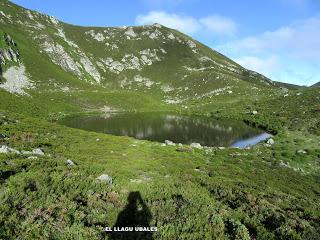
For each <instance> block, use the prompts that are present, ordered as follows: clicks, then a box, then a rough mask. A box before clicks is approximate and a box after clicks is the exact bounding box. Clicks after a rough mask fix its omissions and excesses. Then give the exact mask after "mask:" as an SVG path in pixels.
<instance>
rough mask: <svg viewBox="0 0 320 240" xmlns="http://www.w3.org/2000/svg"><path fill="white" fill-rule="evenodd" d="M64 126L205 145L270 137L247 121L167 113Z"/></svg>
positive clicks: (69, 121)
mask: <svg viewBox="0 0 320 240" xmlns="http://www.w3.org/2000/svg"><path fill="white" fill-rule="evenodd" d="M62 123H63V124H65V125H67V126H70V127H74V128H80V129H84V130H89V131H95V132H103V133H108V134H113V135H118V136H130V137H134V138H137V139H145V140H151V141H158V142H164V141H165V140H170V141H173V142H175V143H183V144H191V143H194V142H195V143H200V144H201V145H203V146H209V147H214V146H224V147H227V146H232V147H240V148H243V147H246V146H248V145H254V144H256V143H258V142H260V141H262V140H265V139H266V138H268V137H270V135H267V134H266V133H264V132H263V131H261V130H260V129H256V128H252V127H249V126H247V125H246V124H245V123H243V122H239V121H231V120H216V119H212V118H208V117H203V116H185V115H174V114H165V113H121V114H108V115H103V116H80V117H72V118H68V119H65V120H64V121H63V122H62Z"/></svg>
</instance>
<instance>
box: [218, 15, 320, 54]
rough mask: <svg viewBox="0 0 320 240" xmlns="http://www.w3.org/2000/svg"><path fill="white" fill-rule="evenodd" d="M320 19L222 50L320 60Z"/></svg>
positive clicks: (305, 21) (241, 40)
mask: <svg viewBox="0 0 320 240" xmlns="http://www.w3.org/2000/svg"><path fill="white" fill-rule="evenodd" d="M319 29H320V17H313V18H309V19H306V20H302V21H297V22H295V23H293V24H291V25H289V26H284V27H281V28H279V29H277V30H275V31H266V32H264V33H262V34H261V35H258V36H253V37H247V38H244V39H240V40H237V41H235V42H230V43H227V44H226V45H224V46H223V48H225V49H228V50H229V51H233V52H243V51H251V52H266V51H273V52H285V53H286V54H288V55H290V56H292V57H295V58H299V59H307V58H308V59H319V60H320V48H319V46H320V31H319Z"/></svg>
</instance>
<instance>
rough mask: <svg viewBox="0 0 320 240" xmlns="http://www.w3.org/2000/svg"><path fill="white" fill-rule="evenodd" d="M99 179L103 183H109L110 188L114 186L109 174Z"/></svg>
mask: <svg viewBox="0 0 320 240" xmlns="http://www.w3.org/2000/svg"><path fill="white" fill-rule="evenodd" d="M97 179H98V180H100V181H101V182H105V183H108V184H109V185H110V186H111V185H112V177H110V176H109V175H108V174H102V175H101V176H99V177H97Z"/></svg>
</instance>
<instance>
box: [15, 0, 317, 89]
mask: <svg viewBox="0 0 320 240" xmlns="http://www.w3.org/2000/svg"><path fill="white" fill-rule="evenodd" d="M13 2H15V3H17V4H19V5H22V6H24V7H27V8H30V9H34V10H38V11H40V12H43V13H47V14H49V15H52V16H55V17H57V18H59V19H60V20H63V21H65V22H68V23H72V24H76V25H86V26H88V25H89V26H124V25H140V24H149V23H154V22H158V23H161V24H163V25H166V26H168V27H171V28H176V29H178V30H180V31H182V32H184V33H187V34H189V35H191V36H192V37H193V38H195V39H197V40H199V41H201V42H203V43H204V44H206V45H208V46H210V47H211V48H213V49H215V50H217V51H219V52H221V53H223V54H224V55H226V56H228V57H230V58H232V59H233V60H235V61H237V62H238V63H240V64H241V65H243V66H244V67H247V68H249V69H252V70H255V71H258V72H260V73H262V74H264V75H266V76H267V77H270V78H271V79H273V80H276V81H283V82H288V83H294V84H300V85H311V84H313V83H316V82H319V81H320V1H319V0H260V1H257V0H237V1H235V0H224V1H221V0H117V1H104V0H90V1H88V0H68V1H66V0H46V1H39V0H14V1H13Z"/></svg>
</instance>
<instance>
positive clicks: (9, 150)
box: [0, 145, 20, 154]
mask: <svg viewBox="0 0 320 240" xmlns="http://www.w3.org/2000/svg"><path fill="white" fill-rule="evenodd" d="M0 153H5V154H8V153H15V154H20V152H19V151H18V150H15V149H13V148H9V147H8V146H5V145H3V146H1V147H0Z"/></svg>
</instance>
